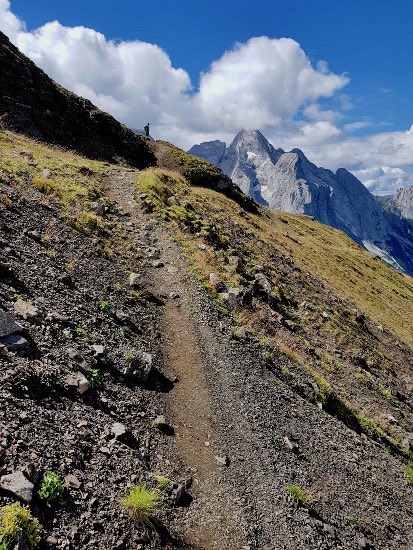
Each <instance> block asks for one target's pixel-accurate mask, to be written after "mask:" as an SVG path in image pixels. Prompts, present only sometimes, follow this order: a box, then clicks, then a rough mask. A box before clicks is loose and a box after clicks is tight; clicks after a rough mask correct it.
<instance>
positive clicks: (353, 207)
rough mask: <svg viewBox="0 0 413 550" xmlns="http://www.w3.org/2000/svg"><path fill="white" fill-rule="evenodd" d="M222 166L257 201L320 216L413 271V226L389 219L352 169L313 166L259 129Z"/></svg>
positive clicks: (237, 142)
mask: <svg viewBox="0 0 413 550" xmlns="http://www.w3.org/2000/svg"><path fill="white" fill-rule="evenodd" d="M190 151H194V149H191V150H190ZM196 151H197V154H199V156H201V157H202V158H208V156H209V149H208V144H203V145H202V146H198V148H197V149H196ZM208 160H210V159H208ZM219 166H220V167H221V168H222V170H223V171H224V172H225V173H226V174H228V175H229V176H230V177H231V178H232V179H233V181H235V182H236V183H237V184H238V185H239V187H240V188H241V189H242V190H243V191H244V192H245V193H246V194H248V195H249V196H251V197H253V198H254V199H255V200H257V202H260V203H262V204H266V205H268V206H270V207H271V208H274V209H276V210H281V211H284V212H290V213H302V214H306V215H310V216H314V218H315V219H317V220H318V221H320V222H322V223H325V224H327V225H330V226H331V227H335V228H337V229H341V230H342V231H344V232H345V233H347V235H349V236H350V237H351V238H352V239H353V240H355V241H356V242H357V243H358V244H360V245H361V246H363V247H365V248H367V249H368V250H370V251H371V252H373V253H374V254H376V255H378V256H380V257H382V259H384V260H385V261H386V262H388V263H390V264H391V265H392V266H393V267H396V268H397V269H402V270H405V271H406V272H408V273H413V233H412V231H411V228H410V227H409V226H408V224H405V223H404V222H403V221H401V220H400V219H397V217H395V216H388V215H387V214H386V212H384V211H383V209H382V207H381V206H380V204H379V203H378V202H377V201H376V200H375V198H374V197H373V195H371V193H370V192H369V191H368V190H367V189H366V188H365V186H364V185H363V184H362V183H361V182H360V181H359V180H357V178H355V177H354V176H353V175H352V174H350V172H348V171H347V170H345V169H339V170H337V172H336V173H335V174H334V173H333V172H331V171H330V170H326V169H324V168H319V167H317V166H316V165H315V164H313V163H311V162H309V160H308V159H307V158H306V157H305V155H304V154H303V153H302V152H301V151H300V150H299V149H293V150H292V151H291V152H289V153H285V152H284V151H282V150H281V149H278V150H276V149H274V147H272V145H271V144H270V143H269V142H268V141H267V140H266V139H265V137H264V136H263V135H262V134H261V133H260V132H259V131H256V130H250V131H246V130H242V131H241V132H240V133H239V134H238V135H237V136H236V137H235V139H234V141H233V143H232V144H231V145H230V146H229V147H228V149H227V150H226V152H225V154H224V155H223V156H222V158H221V161H220V162H219Z"/></svg>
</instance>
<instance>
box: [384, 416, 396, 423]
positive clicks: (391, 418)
mask: <svg viewBox="0 0 413 550" xmlns="http://www.w3.org/2000/svg"><path fill="white" fill-rule="evenodd" d="M385 418H386V419H387V420H388V421H389V422H390V424H398V423H399V421H398V420H397V418H396V417H395V416H393V415H392V414H386V415H385Z"/></svg>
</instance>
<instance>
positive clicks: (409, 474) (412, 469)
mask: <svg viewBox="0 0 413 550" xmlns="http://www.w3.org/2000/svg"><path fill="white" fill-rule="evenodd" d="M404 475H405V476H406V479H407V483H408V484H409V485H413V462H412V461H409V462H408V463H407V465H406V468H405V469H404Z"/></svg>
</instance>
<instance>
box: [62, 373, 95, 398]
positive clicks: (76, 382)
mask: <svg viewBox="0 0 413 550" xmlns="http://www.w3.org/2000/svg"><path fill="white" fill-rule="evenodd" d="M65 382H66V385H67V386H69V387H72V388H76V389H77V391H78V392H79V393H80V395H83V394H84V393H86V392H87V391H88V390H90V387H91V384H90V382H89V380H88V379H87V378H86V376H85V375H84V374H82V373H81V372H80V371H79V372H77V373H75V374H69V375H67V376H66V379H65Z"/></svg>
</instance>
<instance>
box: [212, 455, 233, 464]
mask: <svg viewBox="0 0 413 550" xmlns="http://www.w3.org/2000/svg"><path fill="white" fill-rule="evenodd" d="M214 458H215V460H216V462H217V463H218V464H219V465H220V466H229V458H228V457H227V456H215V457H214Z"/></svg>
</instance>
